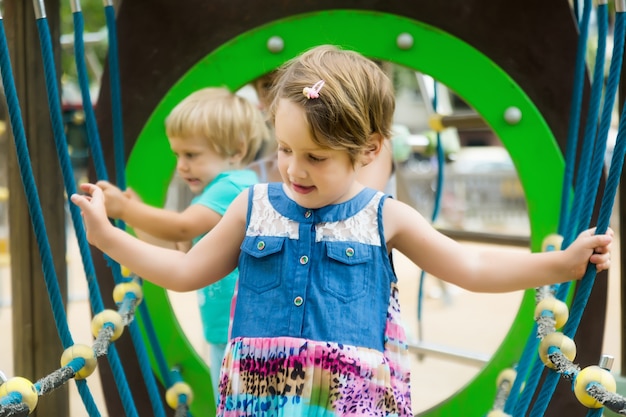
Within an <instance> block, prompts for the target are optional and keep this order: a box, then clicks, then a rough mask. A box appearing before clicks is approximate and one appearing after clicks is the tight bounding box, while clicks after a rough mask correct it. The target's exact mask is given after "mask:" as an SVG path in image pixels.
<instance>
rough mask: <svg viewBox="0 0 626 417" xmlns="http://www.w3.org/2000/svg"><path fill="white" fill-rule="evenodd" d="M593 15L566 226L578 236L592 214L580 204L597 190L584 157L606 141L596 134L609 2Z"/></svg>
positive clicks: (589, 160) (601, 89)
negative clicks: (588, 79) (592, 53)
mask: <svg viewBox="0 0 626 417" xmlns="http://www.w3.org/2000/svg"><path fill="white" fill-rule="evenodd" d="M596 15H597V19H598V47H597V50H596V60H595V65H594V70H593V83H592V85H591V98H590V101H589V108H588V112H587V124H586V126H585V135H584V140H583V144H582V148H581V155H582V156H581V158H580V163H579V166H578V176H577V178H576V187H575V189H576V193H575V194H574V204H573V207H574V210H575V212H573V213H572V216H571V217H570V224H569V225H568V230H573V231H574V236H577V235H578V234H579V233H580V232H582V231H583V230H585V229H587V227H589V222H590V220H591V213H589V217H583V216H582V214H583V210H582V207H584V206H583V203H584V201H588V202H592V201H595V199H596V194H597V191H598V188H597V185H594V184H593V183H592V182H591V181H590V180H589V176H590V175H589V174H588V173H589V168H590V165H591V158H587V156H592V154H593V149H594V143H595V144H596V145H597V146H599V144H600V143H601V142H604V143H606V137H604V138H602V137H601V136H598V137H597V138H596V132H597V128H598V113H599V111H600V108H601V107H602V106H601V100H602V91H603V89H604V62H605V59H606V38H607V34H608V25H609V16H608V5H606V4H602V5H599V6H598V8H597V13H596ZM594 139H595V140H594ZM605 147H606V146H605ZM601 169H602V167H599V169H598V171H599V172H598V174H599V173H600V172H601Z"/></svg>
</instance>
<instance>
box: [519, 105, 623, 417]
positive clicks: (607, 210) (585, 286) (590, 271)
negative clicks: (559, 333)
mask: <svg viewBox="0 0 626 417" xmlns="http://www.w3.org/2000/svg"><path fill="white" fill-rule="evenodd" d="M625 135H626V108H625V109H623V110H622V114H621V116H620V122H619V129H618V134H617V141H616V143H615V149H614V150H613V157H612V160H611V168H610V169H609V174H608V179H607V184H606V187H605V190H604V194H603V195H602V202H601V205H600V213H599V216H598V224H597V226H596V233H597V234H602V233H605V232H606V231H607V229H608V227H609V222H610V219H611V212H612V209H613V202H614V199H615V194H616V191H617V186H618V184H619V179H620V177H621V173H622V167H623V164H624V155H625V150H626V141H625V140H624V136H625ZM595 277H596V269H595V266H594V265H593V264H591V263H590V264H589V265H588V266H587V270H586V271H585V275H584V276H583V278H582V280H581V282H580V284H579V286H578V290H577V291H576V296H575V297H574V301H573V302H572V307H571V309H570V317H569V319H568V320H567V323H566V324H565V327H564V328H563V334H564V335H566V336H567V337H569V338H570V339H573V338H574V336H575V335H576V331H577V330H578V326H579V324H580V320H581V318H582V314H583V312H584V309H585V307H586V305H587V302H588V300H589V296H590V295H591V290H592V289H593V284H594V282H595ZM558 377H559V375H558V374H557V373H556V372H554V371H552V372H550V373H549V374H548V375H547V377H546V380H545V382H544V385H543V387H542V390H541V391H540V392H539V396H538V397H537V402H536V403H535V407H534V408H533V410H532V412H531V417H534V416H542V415H543V412H544V411H545V408H546V407H547V401H546V398H547V397H549V396H551V395H552V393H553V392H554V390H555V389H556V384H557V382H558Z"/></svg>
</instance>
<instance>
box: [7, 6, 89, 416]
mask: <svg viewBox="0 0 626 417" xmlns="http://www.w3.org/2000/svg"><path fill="white" fill-rule="evenodd" d="M0 73H1V75H2V84H3V86H4V92H5V97H6V99H7V108H8V111H9V118H10V120H11V128H12V131H13V137H14V140H15V148H16V153H17V159H18V165H19V167H20V175H21V178H22V182H23V184H24V192H25V194H26V199H27V202H28V210H29V213H30V217H31V221H32V223H33V229H34V232H35V235H36V236H37V244H38V246H39V253H40V257H41V263H42V269H43V274H44V279H45V283H46V287H47V289H48V294H49V299H50V304H51V306H52V314H53V317H54V320H55V324H56V327H57V332H58V334H59V338H60V339H61V342H62V343H63V347H64V348H65V349H67V348H68V347H70V346H72V345H73V344H74V341H73V339H72V336H71V333H70V330H69V327H68V325H67V316H66V314H65V307H64V305H63V298H62V296H61V290H60V288H59V283H58V278H57V276H56V272H55V269H54V261H53V259H52V250H51V248H50V242H49V241H48V239H47V233H46V228H45V222H44V219H43V214H42V212H41V203H40V201H39V195H38V192H37V186H36V184H35V180H34V176H33V172H32V166H31V164H30V157H29V152H28V147H27V144H26V134H25V132H24V125H23V122H22V115H21V110H20V105H19V101H18V97H17V92H16V89H15V81H14V78H13V72H12V68H11V61H10V58H9V48H8V46H7V40H6V33H5V30H4V21H3V20H2V18H0ZM76 385H77V388H78V392H79V395H80V397H81V399H82V401H83V403H84V404H85V408H86V409H87V411H88V412H89V415H90V416H93V417H96V416H98V417H99V415H100V414H99V413H98V409H97V406H96V404H95V401H94V399H93V396H92V395H91V392H90V391H89V388H88V387H87V383H86V382H85V381H83V380H79V381H76Z"/></svg>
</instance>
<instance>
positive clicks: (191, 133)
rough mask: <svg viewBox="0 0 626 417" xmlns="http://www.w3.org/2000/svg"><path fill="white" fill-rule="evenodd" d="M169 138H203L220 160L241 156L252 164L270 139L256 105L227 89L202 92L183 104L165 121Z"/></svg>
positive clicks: (207, 89)
mask: <svg viewBox="0 0 626 417" xmlns="http://www.w3.org/2000/svg"><path fill="white" fill-rule="evenodd" d="M165 131H166V134H167V136H168V137H176V138H181V139H184V138H189V137H202V138H204V139H206V141H207V144H208V145H209V146H210V147H211V148H212V149H213V150H214V151H215V152H216V153H217V154H218V155H220V156H223V157H225V158H227V157H231V156H233V155H237V154H238V153H241V154H242V155H243V158H242V160H241V164H242V165H247V164H249V163H250V162H252V161H253V160H254V158H255V156H256V153H257V152H258V150H259V148H260V146H261V143H262V142H263V141H264V140H266V139H267V138H268V137H269V131H268V129H267V125H266V123H265V119H264V117H263V115H262V113H261V112H260V110H259V109H257V108H256V106H255V105H254V104H252V103H251V102H249V101H248V100H246V99H245V98H243V97H240V96H238V95H236V94H234V93H232V92H231V91H229V90H228V89H226V88H221V87H209V88H203V89H201V90H198V91H196V92H194V93H192V94H190V95H189V96H187V98H185V99H184V100H183V101H181V102H180V103H179V104H178V105H177V106H176V107H174V109H173V110H172V111H171V112H170V114H169V116H168V117H167V118H166V119H165Z"/></svg>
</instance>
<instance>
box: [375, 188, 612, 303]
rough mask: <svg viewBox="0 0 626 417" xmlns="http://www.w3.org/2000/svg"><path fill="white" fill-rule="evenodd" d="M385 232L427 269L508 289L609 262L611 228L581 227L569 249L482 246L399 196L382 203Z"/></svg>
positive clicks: (468, 285)
mask: <svg viewBox="0 0 626 417" xmlns="http://www.w3.org/2000/svg"><path fill="white" fill-rule="evenodd" d="M383 210H384V215H383V216H384V227H385V236H386V240H387V242H388V247H389V249H397V250H398V251H400V252H402V253H403V254H404V255H405V256H407V257H408V258H409V259H410V260H411V261H413V262H414V263H415V264H416V265H417V266H418V267H420V268H422V269H424V270H425V271H426V272H428V273H429V274H432V275H433V276H435V277H437V278H440V279H442V280H444V281H448V282H450V283H452V284H455V285H458V286H459V287H462V288H465V289H467V290H470V291H476V292H508V291H517V290H523V289H527V288H534V287H540V286H543V285H550V284H556V283H561V282H566V281H571V280H576V279H580V278H582V276H583V275H584V273H585V270H586V269H587V265H588V264H589V262H592V263H594V264H595V265H596V268H597V270H604V269H607V268H608V267H609V265H610V262H611V261H610V259H611V258H610V248H611V243H612V241H613V231H612V230H611V229H609V230H608V231H607V233H606V234H602V235H595V234H594V230H593V229H590V230H586V231H584V232H582V233H581V234H580V235H579V236H578V238H577V239H576V240H575V241H574V242H572V244H571V245H570V246H568V247H567V249H565V250H561V251H553V252H541V253H531V252H530V251H529V252H518V251H514V252H512V251H506V250H498V249H490V250H481V249H477V248H475V247H473V246H469V245H464V244H463V245H462V244H460V243H458V242H456V241H454V240H452V239H450V238H448V237H447V236H445V235H443V234H442V233H440V232H438V231H437V230H435V228H434V227H432V225H431V224H430V223H429V222H428V221H427V220H426V219H424V217H423V216H421V215H420V214H419V213H418V212H417V211H416V210H415V209H413V208H412V207H410V206H408V205H406V204H404V203H401V202H399V201H396V200H390V199H388V200H386V201H385V205H384V208H383Z"/></svg>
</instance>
